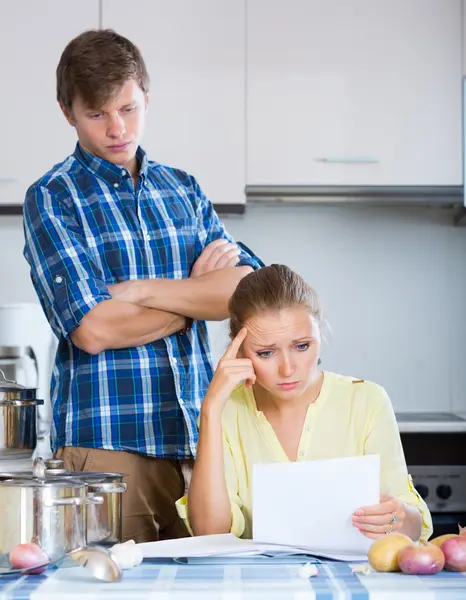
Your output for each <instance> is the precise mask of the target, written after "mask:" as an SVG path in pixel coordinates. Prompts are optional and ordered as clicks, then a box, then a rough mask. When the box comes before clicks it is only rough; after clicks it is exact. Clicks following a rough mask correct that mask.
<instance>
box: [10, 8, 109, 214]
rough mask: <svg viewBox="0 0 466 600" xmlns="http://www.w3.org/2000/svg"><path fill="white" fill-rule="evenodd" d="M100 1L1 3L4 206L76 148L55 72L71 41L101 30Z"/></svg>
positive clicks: (15, 200)
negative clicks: (60, 103) (58, 96)
mask: <svg viewBox="0 0 466 600" xmlns="http://www.w3.org/2000/svg"><path fill="white" fill-rule="evenodd" d="M98 13H99V11H98V0H82V1H81V3H80V4H79V7H78V5H77V4H76V2H74V0H40V1H34V0H16V1H15V2H2V3H1V4H0V66H1V73H2V75H1V76H2V90H1V94H0V114H1V115H2V118H1V123H2V132H1V138H2V142H3V143H2V144H1V145H0V206H6V205H10V206H11V205H16V206H18V207H20V206H21V205H22V203H23V201H24V196H25V192H26V190H27V188H28V187H29V186H30V185H31V184H32V183H33V182H34V181H35V180H36V179H38V178H39V177H40V176H41V175H43V174H44V173H45V172H46V171H48V170H49V169H51V168H52V167H53V165H54V164H56V163H58V162H60V161H62V160H63V159H64V158H65V157H66V156H67V155H68V154H71V153H72V152H73V150H74V146H75V143H76V133H75V131H74V129H73V128H72V127H70V125H68V123H67V122H66V120H65V118H64V117H63V115H62V113H61V111H60V109H59V106H58V103H57V101H56V79H55V71H56V68H57V65H58V61H59V60H60V56H61V53H62V52H63V50H64V49H65V46H66V44H67V43H68V42H69V41H70V40H71V39H72V38H73V37H74V36H76V35H78V34H79V33H81V32H82V31H84V30H86V29H90V28H94V29H95V28H97V27H98V24H99V16H98Z"/></svg>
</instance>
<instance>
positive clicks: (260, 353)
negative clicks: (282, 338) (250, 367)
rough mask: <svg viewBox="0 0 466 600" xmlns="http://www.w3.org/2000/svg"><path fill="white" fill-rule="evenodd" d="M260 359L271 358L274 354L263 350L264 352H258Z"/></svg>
mask: <svg viewBox="0 0 466 600" xmlns="http://www.w3.org/2000/svg"><path fill="white" fill-rule="evenodd" d="M256 354H257V356H259V357H260V358H270V357H271V356H272V354H273V352H272V350H263V351H262V352H256Z"/></svg>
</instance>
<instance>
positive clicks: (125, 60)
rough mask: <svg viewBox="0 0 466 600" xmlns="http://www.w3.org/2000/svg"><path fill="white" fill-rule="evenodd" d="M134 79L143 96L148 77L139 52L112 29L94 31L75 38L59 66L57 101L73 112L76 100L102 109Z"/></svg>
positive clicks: (68, 46)
mask: <svg viewBox="0 0 466 600" xmlns="http://www.w3.org/2000/svg"><path fill="white" fill-rule="evenodd" d="M130 79H134V80H135V81H136V83H137V84H138V85H139V87H140V88H141V90H142V91H143V92H144V93H147V92H148V91H149V75H148V73H147V69H146V65H145V63H144V59H143V58H142V55H141V53H140V51H139V49H138V48H137V47H136V46H135V45H134V44H133V43H132V42H130V41H129V40H128V39H127V38H125V37H123V36H122V35H119V34H118V33H116V32H115V31H113V30H112V29H93V30H90V31H85V32H84V33H81V34H80V35H78V36H77V37H75V38H74V39H73V40H71V42H69V44H68V45H67V46H66V48H65V49H64V51H63V54H62V55H61V58H60V62H59V63H58V67H57V100H58V102H59V103H60V104H61V105H62V106H63V107H64V108H66V109H67V110H68V111H70V112H71V106H72V104H73V100H74V99H75V98H76V97H78V96H79V97H81V98H82V100H83V102H84V104H85V105H86V106H89V107H91V108H94V109H100V108H101V107H102V106H103V105H104V104H105V103H106V102H107V101H108V100H110V99H111V98H113V97H114V96H115V94H116V93H118V92H119V91H120V90H121V88H122V87H123V85H124V84H125V83H126V82H127V81H128V80H130Z"/></svg>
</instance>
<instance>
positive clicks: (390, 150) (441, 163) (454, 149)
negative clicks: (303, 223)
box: [247, 0, 462, 186]
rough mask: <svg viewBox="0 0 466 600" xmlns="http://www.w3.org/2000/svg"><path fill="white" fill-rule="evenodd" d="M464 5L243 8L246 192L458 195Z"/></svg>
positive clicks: (321, 0)
mask: <svg viewBox="0 0 466 600" xmlns="http://www.w3.org/2000/svg"><path fill="white" fill-rule="evenodd" d="M461 54H462V50H461V0H447V1H440V0H351V2H348V1H347V0H248V4H247V65H248V69H247V183H248V184H249V185H279V186H280V185H356V186H357V185H380V186H409V185H432V186H435V185H460V184H461V183H462V167H461V154H462V152H461V75H462V73H461Z"/></svg>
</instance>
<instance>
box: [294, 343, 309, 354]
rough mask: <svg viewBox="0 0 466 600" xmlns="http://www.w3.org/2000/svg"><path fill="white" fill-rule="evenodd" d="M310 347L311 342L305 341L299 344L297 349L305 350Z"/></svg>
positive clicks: (299, 350)
mask: <svg viewBox="0 0 466 600" xmlns="http://www.w3.org/2000/svg"><path fill="white" fill-rule="evenodd" d="M308 348H309V342H305V343H304V344H298V345H297V346H296V350H298V352H305V351H306V350H307V349H308Z"/></svg>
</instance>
